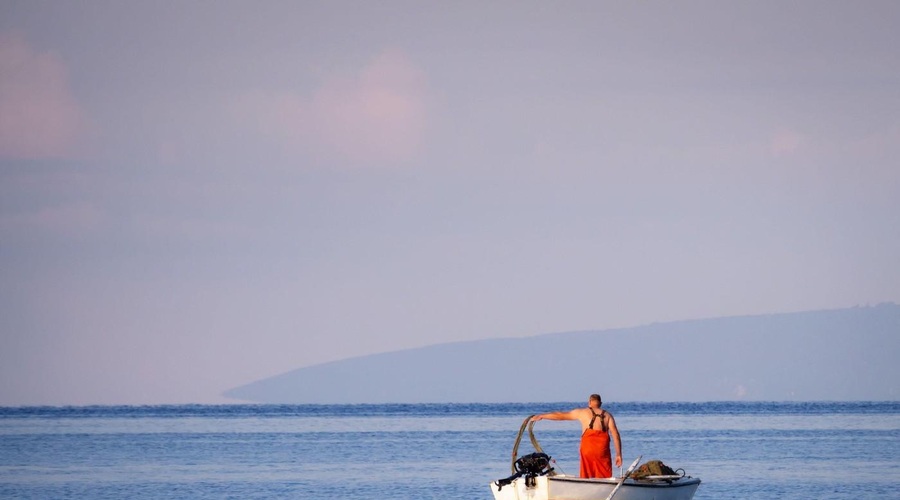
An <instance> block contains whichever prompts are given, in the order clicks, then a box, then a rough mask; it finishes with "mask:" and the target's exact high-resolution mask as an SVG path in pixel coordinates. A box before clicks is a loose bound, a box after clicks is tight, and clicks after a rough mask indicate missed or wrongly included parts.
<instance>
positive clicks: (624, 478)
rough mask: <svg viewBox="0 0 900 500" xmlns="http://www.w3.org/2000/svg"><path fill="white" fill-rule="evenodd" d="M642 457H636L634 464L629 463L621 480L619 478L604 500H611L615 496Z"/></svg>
mask: <svg viewBox="0 0 900 500" xmlns="http://www.w3.org/2000/svg"><path fill="white" fill-rule="evenodd" d="M642 456H643V455H638V457H637V458H635V459H634V462H631V466H629V467H628V470H626V471H625V474H624V475H623V476H622V477H621V478H619V482H618V484H616V487H615V488H613V490H612V491H610V492H609V496H608V497H606V500H612V497H613V496H614V495H615V494H616V492H617V491H619V488H620V487H621V486H622V483H624V482H625V480H626V479H628V476H629V474H631V472H632V471H634V468H635V467H637V464H638V462H640V461H641V457H642Z"/></svg>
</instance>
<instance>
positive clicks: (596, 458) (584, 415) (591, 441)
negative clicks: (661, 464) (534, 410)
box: [532, 394, 622, 477]
mask: <svg viewBox="0 0 900 500" xmlns="http://www.w3.org/2000/svg"><path fill="white" fill-rule="evenodd" d="M602 404H603V400H602V399H601V398H600V395H599V394H591V397H590V398H588V407H587V408H575V409H574V410H572V411H567V412H564V411H557V412H553V413H543V414H541V415H535V416H534V417H533V418H532V420H533V421H535V422H537V421H538V420H544V419H547V420H578V421H579V422H581V450H580V451H581V471H580V475H581V477H612V475H613V473H612V461H611V460H610V455H609V437H610V434H612V437H613V439H614V440H615V443H616V467H621V466H622V439H621V437H620V436H619V429H618V428H617V427H616V419H615V418H613V416H612V414H611V413H610V412H608V411H606V410H602V409H600V406H601V405H602Z"/></svg>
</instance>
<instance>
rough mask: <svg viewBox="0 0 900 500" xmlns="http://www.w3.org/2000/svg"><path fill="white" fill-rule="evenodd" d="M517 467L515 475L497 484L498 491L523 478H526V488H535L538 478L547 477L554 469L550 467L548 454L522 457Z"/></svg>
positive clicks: (532, 454) (533, 454) (517, 462)
mask: <svg viewBox="0 0 900 500" xmlns="http://www.w3.org/2000/svg"><path fill="white" fill-rule="evenodd" d="M515 466H516V473H515V474H513V475H511V476H509V477H507V478H505V479H500V480H498V481H497V482H496V484H497V490H498V491H499V490H501V489H503V487H504V486H506V485H508V484H511V483H512V482H513V481H515V480H516V479H518V478H520V477H522V476H525V486H526V487H529V488H531V487H534V485H535V484H536V482H535V478H536V477H538V476H546V475H547V474H550V473H551V472H553V467H550V455H547V454H546V453H531V454H529V455H522V456H521V457H519V459H518V460H516V464H515Z"/></svg>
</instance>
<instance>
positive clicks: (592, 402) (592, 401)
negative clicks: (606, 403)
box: [588, 394, 603, 408]
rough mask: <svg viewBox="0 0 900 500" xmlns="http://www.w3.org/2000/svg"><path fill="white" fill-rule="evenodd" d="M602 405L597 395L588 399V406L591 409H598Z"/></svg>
mask: <svg viewBox="0 0 900 500" xmlns="http://www.w3.org/2000/svg"><path fill="white" fill-rule="evenodd" d="M602 404H603V399H601V398H600V395H599V394H591V397H589V398H588V406H590V407H591V408H600V406H601V405H602Z"/></svg>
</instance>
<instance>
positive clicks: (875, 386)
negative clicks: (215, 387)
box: [225, 304, 900, 403]
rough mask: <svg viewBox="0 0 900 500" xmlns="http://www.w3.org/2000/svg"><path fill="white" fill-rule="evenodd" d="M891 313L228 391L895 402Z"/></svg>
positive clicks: (493, 344)
mask: <svg viewBox="0 0 900 500" xmlns="http://www.w3.org/2000/svg"><path fill="white" fill-rule="evenodd" d="M898 360H900V306H898V305H897V304H881V305H878V306H875V307H858V308H852V309H839V310H828V311H814V312H801V313H789V314H773V315H764V316H742V317H728V318H715V319H702V320H693V321H680V322H673V323H655V324H651V325H645V326H639V327H634V328H622V329H615V330H604V331H584V332H571V333H556V334H546V335H538V336H535V337H526V338H508V339H494V340H481V341H472V342H459V343H451V344H439V345H433V346H429V347H423V348H419V349H410V350H404V351H395V352H388V353H383V354H377V355H372V356H364V357H359V358H352V359H346V360H342V361H337V362H332V363H325V364H321V365H316V366H310V367H305V368H300V369H297V370H294V371H291V372H288V373H284V374H282V375H278V376H275V377H271V378H267V379H263V380H259V381H257V382H253V383H251V384H248V385H245V386H242V387H237V388H235V389H231V390H229V391H227V392H226V393H225V396H227V397H230V398H235V399H240V400H245V401H254V402H265V403H384V402H414V403H415V402H530V401H581V400H582V399H585V398H586V397H587V395H588V394H590V393H592V392H600V393H601V394H603V396H604V399H605V400H619V401H716V400H739V399H746V400H773V401H782V400H801V401H809V400H897V399H900V363H898Z"/></svg>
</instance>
